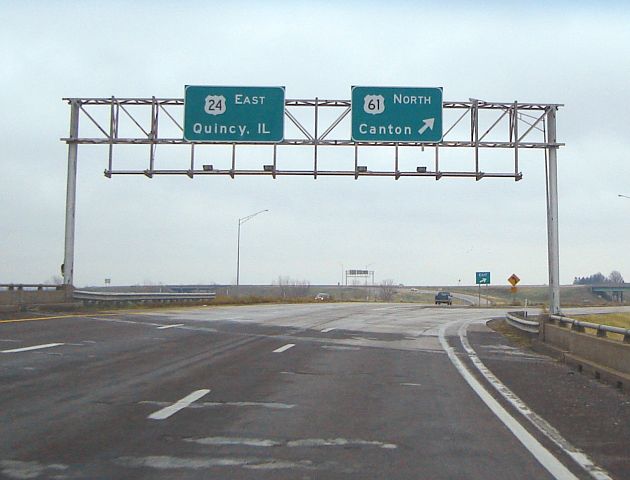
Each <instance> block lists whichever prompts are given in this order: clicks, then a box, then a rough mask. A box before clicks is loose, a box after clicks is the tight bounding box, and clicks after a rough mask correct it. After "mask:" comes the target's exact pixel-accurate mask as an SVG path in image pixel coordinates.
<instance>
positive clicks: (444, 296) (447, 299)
mask: <svg viewBox="0 0 630 480" xmlns="http://www.w3.org/2000/svg"><path fill="white" fill-rule="evenodd" d="M440 303H446V304H447V305H453V296H452V295H451V294H450V292H438V293H437V295H436V296H435V304H436V305H439V304H440Z"/></svg>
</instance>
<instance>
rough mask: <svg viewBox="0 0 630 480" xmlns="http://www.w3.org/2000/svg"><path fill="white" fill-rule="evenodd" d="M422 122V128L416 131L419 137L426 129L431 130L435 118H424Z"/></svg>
mask: <svg viewBox="0 0 630 480" xmlns="http://www.w3.org/2000/svg"><path fill="white" fill-rule="evenodd" d="M422 121H423V122H424V125H423V127H422V128H421V129H420V130H418V133H419V134H420V135H422V134H423V133H424V132H426V131H427V128H430V129H431V130H433V124H434V123H435V118H425V119H424V120H422Z"/></svg>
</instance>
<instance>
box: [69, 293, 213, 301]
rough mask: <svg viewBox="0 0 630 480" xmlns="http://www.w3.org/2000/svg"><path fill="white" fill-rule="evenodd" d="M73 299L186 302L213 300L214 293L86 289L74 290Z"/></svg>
mask: <svg viewBox="0 0 630 480" xmlns="http://www.w3.org/2000/svg"><path fill="white" fill-rule="evenodd" d="M73 297H74V299H75V300H82V301H84V302H86V303H91V302H94V303H116V302H138V303H144V302H156V303H167V302H186V301H195V300H197V301H200V300H213V299H214V298H215V297H216V293H213V292H208V293H172V292H168V293H163V292H140V293H138V292H129V293H127V292H90V291H88V290H75V291H74V292H73Z"/></svg>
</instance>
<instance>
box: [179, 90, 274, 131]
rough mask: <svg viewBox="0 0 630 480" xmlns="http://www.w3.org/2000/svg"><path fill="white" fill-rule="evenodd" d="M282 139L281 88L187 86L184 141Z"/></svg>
mask: <svg viewBox="0 0 630 480" xmlns="http://www.w3.org/2000/svg"><path fill="white" fill-rule="evenodd" d="M283 139H284V87H216V86H214V87H212V86H195V85H187V86H186V91H185V95H184V140H186V141H189V142H256V143H278V142H281V141H282V140H283Z"/></svg>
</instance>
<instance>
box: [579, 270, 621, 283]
mask: <svg viewBox="0 0 630 480" xmlns="http://www.w3.org/2000/svg"><path fill="white" fill-rule="evenodd" d="M602 283H614V284H619V283H625V282H624V279H623V275H621V273H619V272H618V271H617V270H613V271H612V272H610V275H608V276H605V275H603V274H602V273H601V272H597V273H594V274H593V275H589V276H586V277H575V278H574V279H573V285H600V284H602Z"/></svg>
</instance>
